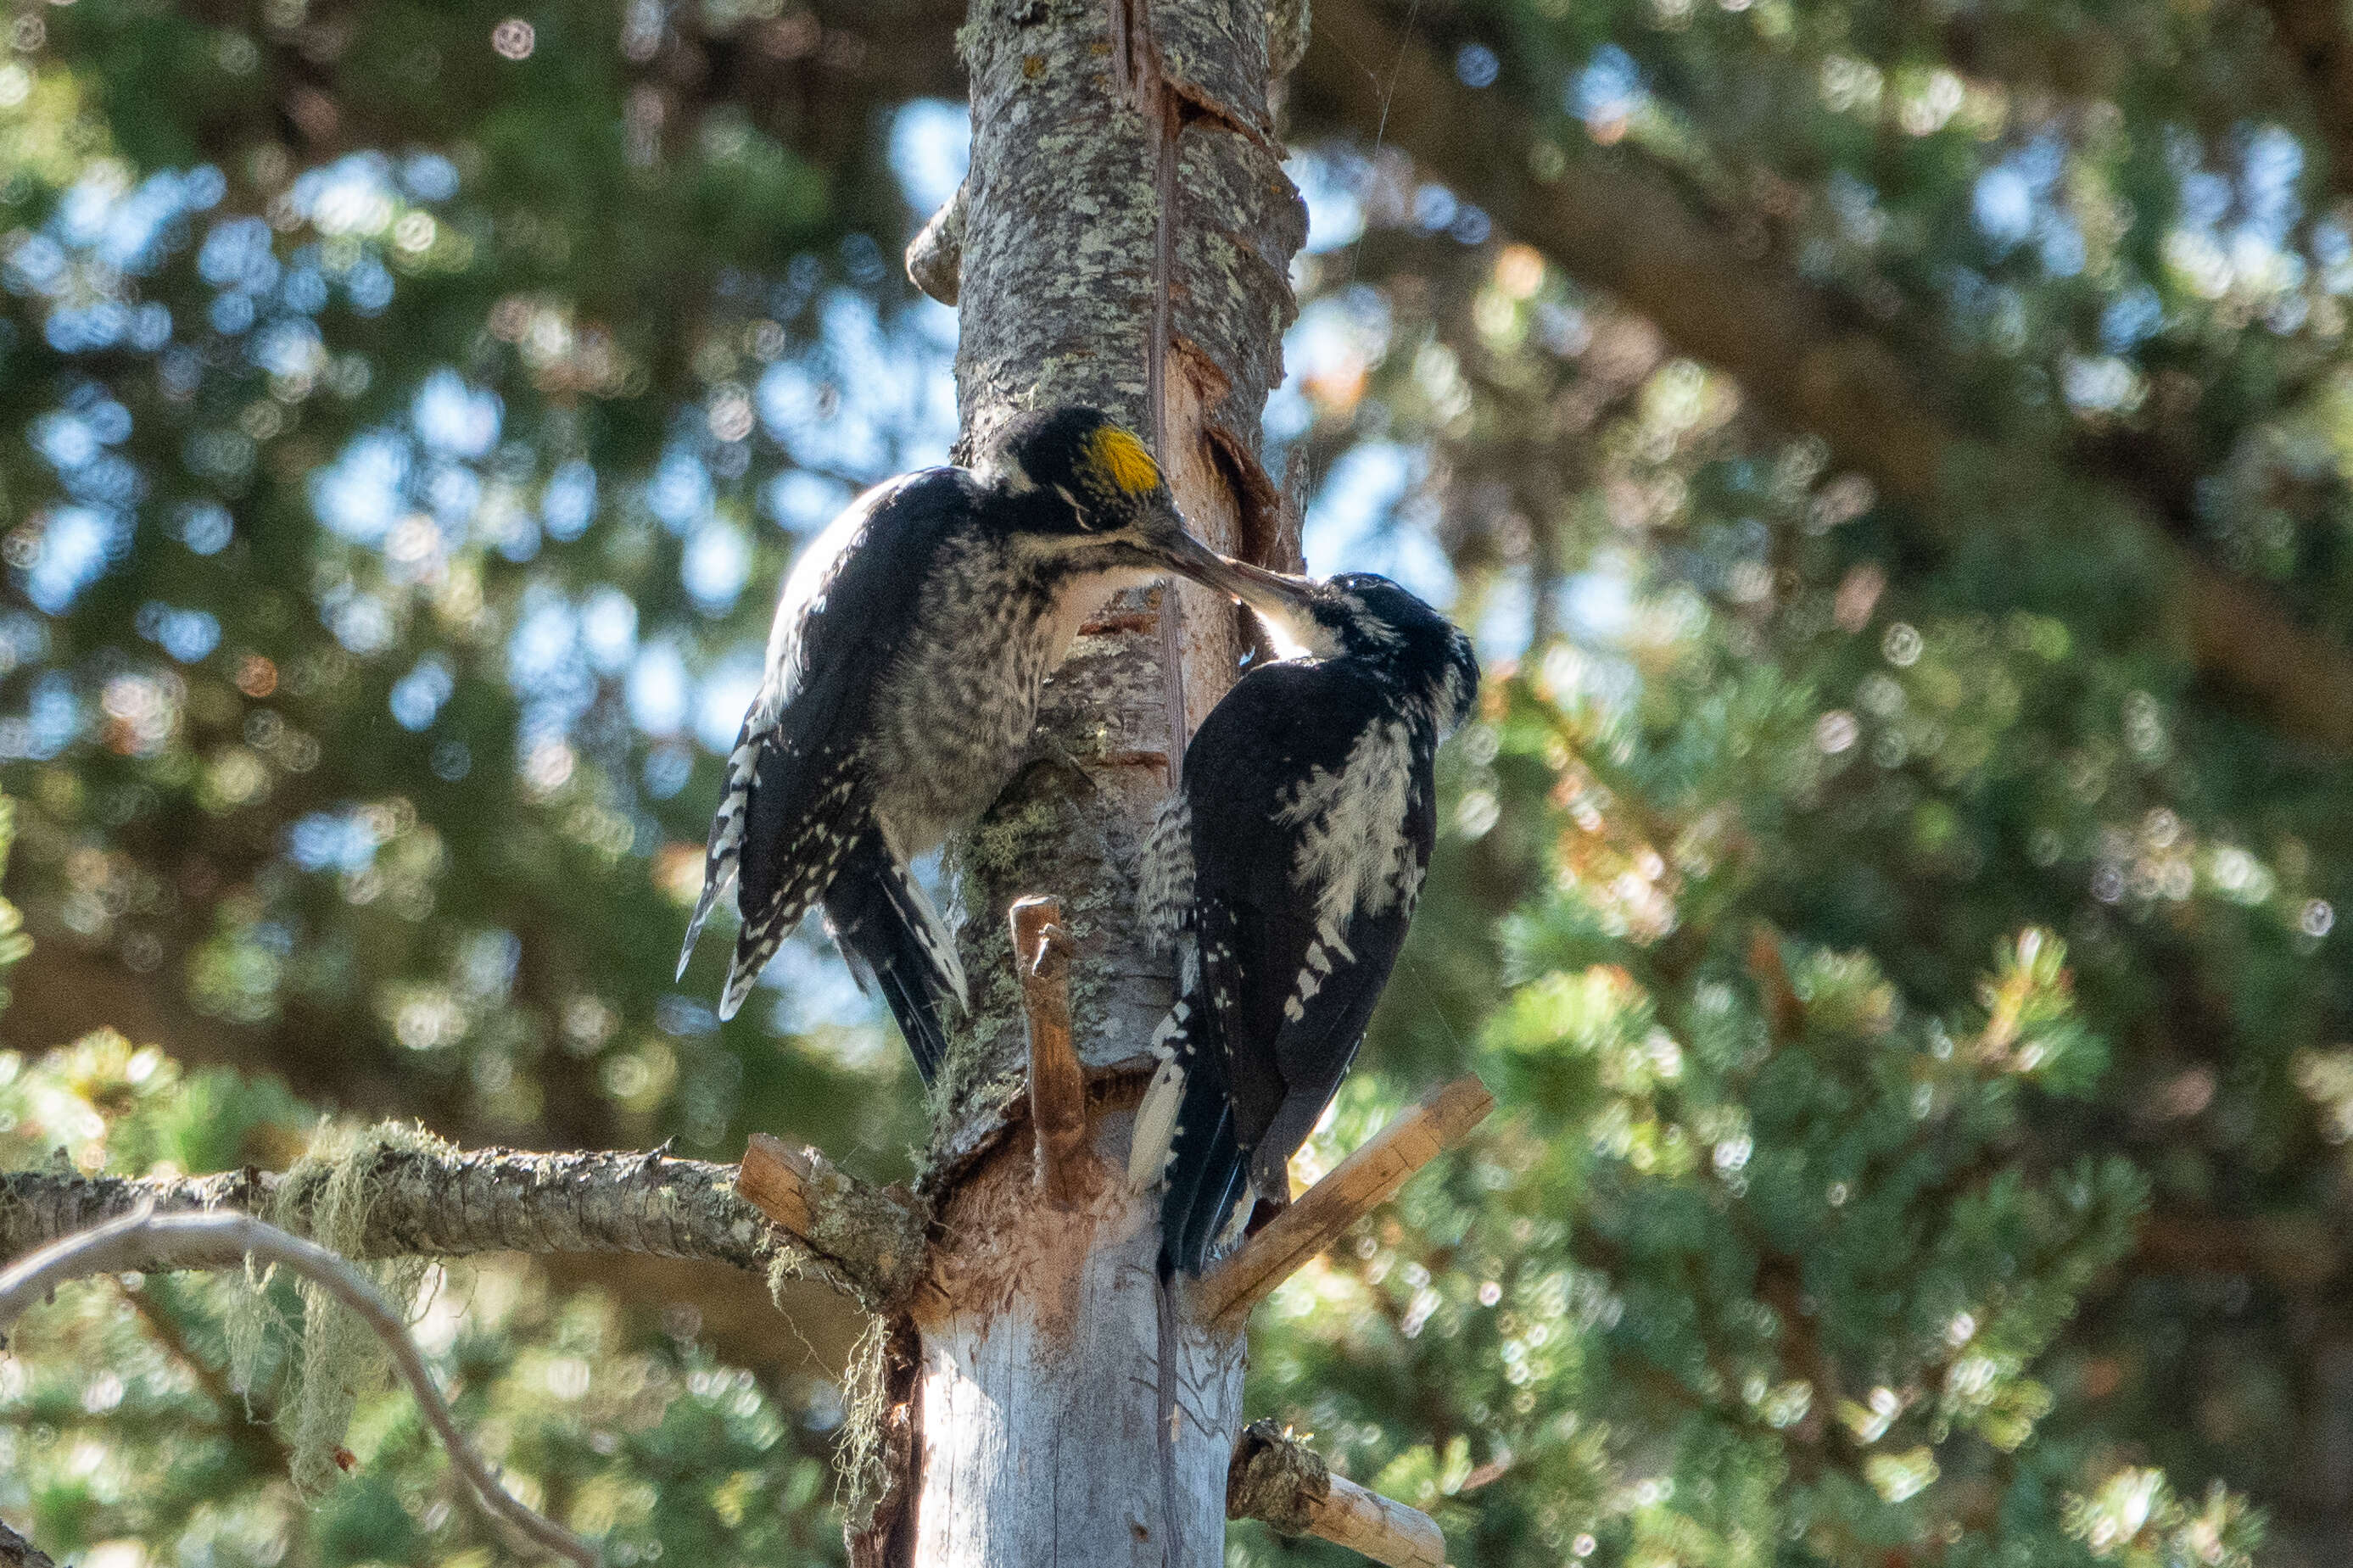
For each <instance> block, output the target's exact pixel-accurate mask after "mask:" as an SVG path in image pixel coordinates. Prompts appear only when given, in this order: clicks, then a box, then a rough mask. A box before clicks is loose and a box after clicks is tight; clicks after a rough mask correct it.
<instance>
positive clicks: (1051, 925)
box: [1007, 898, 1093, 1207]
mask: <svg viewBox="0 0 2353 1568" xmlns="http://www.w3.org/2000/svg"><path fill="white" fill-rule="evenodd" d="M1007 918H1008V921H1009V922H1010V923H1011V925H1012V927H1013V973H1014V976H1015V978H1016V979H1017V980H1018V981H1019V982H1020V985H1021V1011H1022V1013H1023V1014H1024V1015H1025V1016H1027V1018H1028V1021H1029V1125H1030V1126H1031V1127H1032V1128H1033V1129H1035V1131H1036V1133H1037V1139H1038V1185H1039V1188H1040V1189H1041V1190H1042V1191H1044V1193H1045V1194H1046V1195H1047V1196H1048V1197H1049V1198H1050V1199H1052V1200H1053V1201H1054V1202H1055V1203H1058V1204H1060V1205H1064V1206H1065V1207H1067V1206H1068V1205H1070V1204H1071V1202H1072V1201H1073V1200H1074V1199H1075V1198H1076V1197H1077V1196H1078V1194H1079V1189H1080V1187H1081V1185H1082V1170H1083V1167H1084V1166H1086V1165H1087V1164H1089V1163H1092V1159H1093V1156H1092V1153H1091V1152H1089V1150H1088V1148H1087V1079H1086V1074H1085V1073H1084V1072H1082V1070H1081V1069H1080V1068H1079V1058H1078V1053H1077V1051H1076V1050H1075V1049H1073V1048H1072V1047H1071V939H1070V935H1069V933H1068V932H1066V931H1063V929H1062V905H1061V902H1060V900H1057V899H1048V898H1028V899H1017V900H1014V904H1013V908H1012V910H1011V911H1010V913H1009V914H1008V917H1007Z"/></svg>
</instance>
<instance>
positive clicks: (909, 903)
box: [678, 407, 1264, 1083]
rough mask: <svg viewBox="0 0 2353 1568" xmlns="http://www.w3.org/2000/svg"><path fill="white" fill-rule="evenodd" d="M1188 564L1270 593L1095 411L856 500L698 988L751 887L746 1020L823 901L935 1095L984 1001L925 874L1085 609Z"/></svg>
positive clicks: (773, 683) (739, 791) (735, 979)
mask: <svg viewBox="0 0 2353 1568" xmlns="http://www.w3.org/2000/svg"><path fill="white" fill-rule="evenodd" d="M1168 572H1176V573H1179V574H1183V575H1185V576H1187V577H1189V578H1192V579H1193V580H1194V581H1196V582H1198V583H1201V584H1204V585H1206V586H1208V587H1210V588H1212V589H1214V590H1217V591H1219V592H1222V593H1226V594H1228V595H1231V596H1239V594H1240V588H1241V587H1243V586H1249V587H1250V589H1251V591H1252V592H1263V591H1264V590H1263V589H1261V588H1260V587H1258V586H1257V585H1256V584H1244V583H1243V582H1242V580H1241V579H1240V577H1239V576H1238V575H1237V571H1236V568H1234V567H1233V566H1232V565H1231V563H1229V562H1227V561H1226V560H1225V559H1224V558H1223V557H1222V556H1219V555H1218V554H1217V553H1215V552H1212V551H1211V550H1209V549H1208V547H1207V546H1206V545H1203V544H1201V543H1199V542H1197V541H1196V540H1194V539H1193V538H1192V537H1191V536H1190V535H1188V534H1187V532H1186V531H1185V528H1184V520H1183V518H1182V517H1181V516H1180V515H1179V514H1178V512H1177V510H1176V501H1175V500H1174V499H1173V498H1172V497H1171V496H1170V494H1169V491H1168V486H1167V484H1166V481H1165V480H1164V479H1162V478H1161V473H1160V469H1159V467H1158V465H1156V464H1155V462H1154V461H1153V459H1152V457H1151V455H1150V454H1149V453H1148V452H1146V451H1145V448H1144V445H1143V443H1142V442H1141V441H1139V440H1137V439H1136V437H1135V436H1134V434H1133V433H1131V432H1129V431H1128V430H1126V429H1124V428H1123V427H1121V426H1119V425H1117V424H1115V423H1114V422H1113V421H1112V420H1111V419H1110V418H1109V417H1108V416H1104V415H1103V414H1101V413H1099V412H1097V411H1095V410H1093V409H1091V408H1076V407H1062V408H1056V409H1051V410H1046V411H1038V412H1031V413H1028V414H1023V415H1020V416H1017V417H1015V418H1014V419H1013V420H1012V421H1010V422H1009V423H1008V425H1007V426H1006V427H1005V429H1004V430H1003V432H1002V433H1001V434H1000V435H999V436H998V437H997V439H995V440H994V441H992V442H991V443H989V445H988V447H987V449H986V451H985V452H984V453H983V454H982V456H981V459H980V461H979V462H978V463H977V464H976V466H975V467H974V468H926V469H923V470H922V471H920V472H917V473H912V474H906V475H902V476H901V477H899V478H897V479H890V480H887V481H885V482H884V483H882V484H881V485H878V486H876V487H875V488H874V489H871V490H868V491H867V492H866V493H865V494H864V495H862V496H860V497H859V498H858V499H857V500H855V501H853V502H851V503H850V505H849V507H848V508H847V509H846V510H844V511H843V512H842V513H841V515H840V516H839V517H837V518H835V519H834V521H832V522H831V523H830V524H829V525H828V527H827V528H826V530H825V531H824V532H823V533H821V534H819V535H818V537H817V538H816V539H815V540H813V541H812V542H810V544H809V546H808V548H807V550H806V551H804V552H802V554H801V557H800V559H799V561H798V562H797V563H795V564H794V566H793V569H792V571H791V573H790V574H788V575H787V577H786V581H785V585H784V591H783V594H782V595H781V597H780V599H779V602H778V604H777V605H776V621H775V624H774V626H773V627H772V629H771V630H770V632H769V634H768V652H767V666H766V669H765V674H764V676H763V679H762V680H761V683H760V687H759V690H758V692H757V694H756V695H755V696H754V698H753V700H752V703H751V708H750V710H749V711H748V712H746V713H745V715H744V728H743V731H742V732H741V734H740V735H739V737H738V738H737V740H736V742H735V746H734V749H733V752H731V753H730V754H729V756H728V759H727V793H726V795H725V796H724V798H723V800H722V801H721V803H720V805H719V810H718V813H717V815H716V816H714V817H713V819H712V825H711V840H710V848H709V853H708V856H707V858H706V859H705V862H704V867H703V879H702V900H701V901H700V902H699V903H698V904H696V906H695V910H694V915H693V918H692V919H691V921H689V922H688V924H687V928H686V942H685V944H684V946H683V947H682V948H681V951H680V953H679V961H678V973H679V975H680V976H681V978H683V977H684V975H685V973H686V964H687V960H688V959H689V958H690V957H691V956H692V954H693V952H694V942H695V938H696V936H697V935H698V934H700V933H701V931H702V922H703V921H704V920H705V919H706V918H708V917H709V915H710V913H711V910H712V905H713V904H715V903H716V902H717V901H718V900H719V899H720V898H721V896H722V895H723V894H724V893H725V892H726V891H727V889H728V888H729V886H730V884H731V883H732V884H733V886H734V887H735V889H736V907H737V909H738V910H739V911H740V912H741V914H742V916H743V926H742V929H741V930H740V931H739V932H738V933H737V935H736V939H735V952H734V957H733V962H732V963H731V964H730V965H729V968H728V972H727V980H726V984H725V987H724V989H723V992H722V994H721V1000H720V1004H719V1016H721V1017H722V1018H732V1017H733V1016H735V1012H736V1009H737V1008H739V1007H741V1006H742V1005H743V1004H744V995H745V994H746V993H748V992H749V991H750V990H751V987H752V984H753V982H754V981H755V980H757V979H758V978H759V975H760V971H761V970H762V969H763V968H765V966H766V964H767V962H768V960H769V959H770V958H771V957H772V956H773V955H774V954H775V952H776V948H777V946H778V945H779V944H780V943H781V942H783V941H784V939H785V938H786V936H787V935H788V934H790V932H791V931H792V930H793V928H794V927H795V926H796V925H797V924H798V923H799V921H800V919H801V916H802V915H803V914H804V913H805V912H806V911H807V910H808V909H809V907H810V906H811V905H812V904H818V903H821V904H822V905H823V908H824V913H825V922H826V928H827V930H828V931H829V932H830V933H831V934H832V936H833V938H834V940H835V942H836V943H837V944H838V945H839V947H840V949H841V951H842V955H843V957H844V958H845V959H846V960H848V962H849V965H850V970H851V973H853V974H855V975H856V976H857V977H858V980H859V984H860V986H861V987H868V986H878V985H879V987H880V989H881V993H882V995H883V998H884V1000H885V1001H886V1002H887V1003H888V1004H889V1005H890V1007H891V1011H892V1016H894V1017H896V1018H897V1020H898V1022H899V1027H900V1031H901V1032H902V1034H904V1035H905V1036H906V1038H907V1045H908V1048H909V1049H910V1050H911V1051H912V1052H913V1055H914V1058H915V1065H916V1067H917V1068H919V1069H920V1070H921V1071H922V1073H923V1079H924V1081H925V1082H926V1083H929V1082H930V1081H931V1080H932V1079H933V1078H934V1075H935V1074H936V1073H937V1072H938V1070H939V1066H940V1062H941V1060H942V1059H943V1058H944V1056H945V1055H946V1050H947V1042H946V1037H945V1035H944V1033H943V1031H942V1029H941V1026H940V1020H939V1012H938V1003H939V1001H940V999H941V998H943V997H946V996H954V997H955V998H956V1000H957V1001H958V1002H959V1003H965V1002H966V1001H967V1000H968V998H967V995H966V992H965V977H964V973H963V970H962V968H961V966H960V965H959V964H958V963H957V962H956V955H955V942H954V940H953V938H952V936H951V935H950V933H949V931H948V929H947V926H946V923H945V922H944V921H943V920H942V919H941V918H940V915H939V912H938V911H937V910H935V909H934V908H933V906H932V903H931V900H929V899H928V898H927V897H926V896H925V895H924V893H923V889H922V888H921V887H920V886H918V885H917V883H916V881H915V879H914V878H913V874H912V872H911V870H910V866H911V863H912V862H913V860H915V859H916V858H919V857H921V856H922V855H923V854H925V853H926V852H928V851H929V850H931V849H933V848H934V847H937V846H938V845H939V844H940V842H941V841H942V840H943V839H944V838H945V837H947V835H948V834H950V833H952V832H954V831H955V830H956V829H957V828H959V827H962V826H965V824H967V823H968V822H970V821H971V820H972V819H973V818H974V817H976V816H978V815H979V814H980V813H981V812H982V811H983V810H984V809H986V808H987V805H988V804H989V803H990V802H991V801H992V800H994V799H996V797H997V793H998V792H999V791H1000V790H1001V789H1003V788H1004V786H1005V784H1007V782H1008V780H1009V778H1010V777H1011V775H1012V773H1013V771H1014V769H1015V767H1016V765H1017V764H1018V762H1019V760H1020V757H1021V754H1022V748H1023V744H1024V742H1026V741H1027V739H1028V737H1029V731H1030V729H1031V726H1032V724H1033V723H1034V722H1035V721H1036V718H1037V712H1038V699H1039V687H1040V686H1041V684H1042V683H1043V682H1044V680H1045V678H1046V675H1047V673H1048V671H1050V670H1051V669H1052V668H1054V666H1055V665H1057V664H1059V663H1060V661H1061V659H1062V657H1063V655H1064V654H1065V653H1066V652H1067V651H1068V650H1069V648H1070V645H1071V638H1072V637H1074V636H1075V635H1076V634H1077V632H1078V629H1079V626H1080V625H1081V624H1082V622H1083V621H1084V619H1085V618H1086V616H1088V614H1089V613H1090V612H1092V611H1093V610H1095V609H1096V608H1098V607H1099V606H1100V605H1102V604H1103V600H1104V599H1105V598H1106V597H1108V596H1109V595H1111V594H1112V593H1113V592H1114V591H1116V590H1118V589H1121V588H1125V587H1130V586H1134V585H1136V584H1143V583H1145V582H1149V581H1150V580H1151V579H1153V578H1154V577H1156V576H1159V575H1161V574H1165V573H1168Z"/></svg>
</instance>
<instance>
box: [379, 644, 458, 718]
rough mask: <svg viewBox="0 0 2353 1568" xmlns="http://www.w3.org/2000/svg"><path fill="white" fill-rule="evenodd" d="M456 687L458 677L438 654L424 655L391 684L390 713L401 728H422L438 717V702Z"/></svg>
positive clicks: (439, 707) (439, 703) (441, 702)
mask: <svg viewBox="0 0 2353 1568" xmlns="http://www.w3.org/2000/svg"><path fill="white" fill-rule="evenodd" d="M457 689H458V681H457V678H456V677H454V676H452V675H451V674H450V673H449V666H448V664H447V663H446V662H444V661H443V660H442V658H441V657H440V656H439V655H438V654H429V653H428V654H427V655H426V656H425V657H424V658H420V659H418V660H417V663H416V665H415V666H414V667H413V668H410V670H409V672H408V673H407V674H406V675H404V676H402V677H401V678H400V679H398V680H397V681H396V682H394V683H393V688H392V697H391V708H392V716H393V718H394V719H395V720H396V721H399V724H400V727H401V728H402V729H404V730H410V731H416V730H423V729H425V728H427V726H429V725H430V724H431V723H432V722H433V721H434V720H435V719H437V718H438V717H440V713H441V705H442V704H443V703H445V702H447V701H448V700H449V697H450V694H451V693H452V692H454V691H456V690H457Z"/></svg>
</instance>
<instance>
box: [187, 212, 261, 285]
mask: <svg viewBox="0 0 2353 1568" xmlns="http://www.w3.org/2000/svg"><path fill="white" fill-rule="evenodd" d="M278 271H279V268H278V258H277V257H276V256H275V255H273V254H272V252H271V248H270V235H269V225H268V224H267V223H265V222H263V221H262V220H261V219H259V218H258V217H227V218H223V219H221V220H220V221H219V222H217V223H216V224H214V225H213V226H212V227H211V228H210V229H208V230H206V234H205V242H204V244H203V245H202V246H200V247H197V250H196V276H198V277H199V278H202V279H204V280H205V281H206V282H207V283H210V284H212V285H213V286H214V287H215V288H216V289H242V290H243V291H244V292H246V293H248V294H260V293H264V292H267V291H268V290H269V288H270V287H271V286H272V285H274V284H275V283H276V282H277V281H278Z"/></svg>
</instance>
